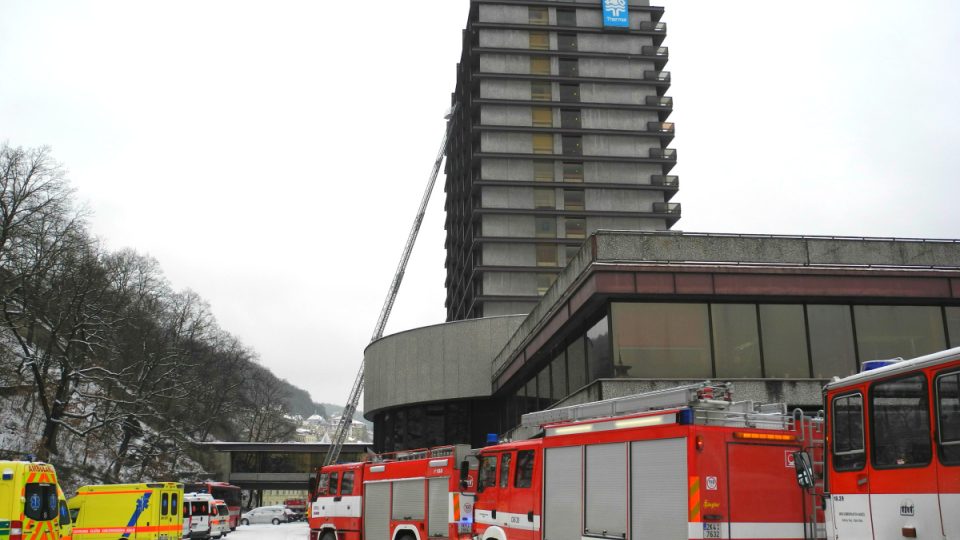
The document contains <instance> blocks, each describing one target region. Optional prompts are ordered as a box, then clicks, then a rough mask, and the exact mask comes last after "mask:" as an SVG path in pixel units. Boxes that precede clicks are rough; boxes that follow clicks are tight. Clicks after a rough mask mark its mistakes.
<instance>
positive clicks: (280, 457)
mask: <svg viewBox="0 0 960 540" xmlns="http://www.w3.org/2000/svg"><path fill="white" fill-rule="evenodd" d="M201 446H203V447H205V448H208V449H211V450H214V456H215V459H216V464H215V467H216V478H215V479H216V480H220V481H225V482H229V483H231V484H233V485H235V486H240V488H242V489H251V490H264V489H271V490H272V489H293V490H306V489H307V485H308V483H309V479H310V474H311V472H312V471H314V470H315V469H316V468H317V467H320V466H322V465H323V464H324V462H325V461H326V459H327V452H328V451H329V450H330V445H329V444H327V443H262V442H208V443H201ZM372 447H373V443H359V444H344V445H343V448H342V449H341V451H340V459H339V460H338V461H339V462H342V463H347V462H351V461H360V460H362V459H363V458H364V456H365V455H367V454H368V453H370V452H372Z"/></svg>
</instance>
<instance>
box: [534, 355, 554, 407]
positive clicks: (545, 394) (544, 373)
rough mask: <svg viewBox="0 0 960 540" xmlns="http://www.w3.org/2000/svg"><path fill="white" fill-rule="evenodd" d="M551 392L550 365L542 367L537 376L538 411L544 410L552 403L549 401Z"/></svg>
mask: <svg viewBox="0 0 960 540" xmlns="http://www.w3.org/2000/svg"><path fill="white" fill-rule="evenodd" d="M552 394H553V392H551V391H550V364H547V365H545V366H543V369H541V370H540V373H538V374H537V398H538V399H537V401H539V404H538V405H537V408H538V409H546V408H547V407H549V406H550V404H551V403H553V400H552V399H550V397H551V395H552Z"/></svg>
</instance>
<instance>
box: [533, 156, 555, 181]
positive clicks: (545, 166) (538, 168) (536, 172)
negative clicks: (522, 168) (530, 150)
mask: <svg viewBox="0 0 960 540" xmlns="http://www.w3.org/2000/svg"><path fill="white" fill-rule="evenodd" d="M553 177H554V166H553V162H552V161H534V162H533V179H534V180H535V181H537V182H553Z"/></svg>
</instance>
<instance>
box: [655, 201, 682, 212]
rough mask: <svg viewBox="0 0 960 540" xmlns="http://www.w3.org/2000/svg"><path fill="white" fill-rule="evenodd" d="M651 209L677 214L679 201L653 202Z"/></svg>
mask: <svg viewBox="0 0 960 540" xmlns="http://www.w3.org/2000/svg"><path fill="white" fill-rule="evenodd" d="M653 211H654V212H655V213H657V214H679V213H680V203H665V202H655V203H653Z"/></svg>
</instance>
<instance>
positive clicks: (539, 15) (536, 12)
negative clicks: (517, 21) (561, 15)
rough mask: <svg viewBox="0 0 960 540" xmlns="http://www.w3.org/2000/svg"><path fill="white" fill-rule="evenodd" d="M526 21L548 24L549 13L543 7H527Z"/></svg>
mask: <svg viewBox="0 0 960 540" xmlns="http://www.w3.org/2000/svg"><path fill="white" fill-rule="evenodd" d="M528 9H529V12H528V19H527V20H528V21H530V24H550V17H549V13H548V12H547V8H545V7H531V8H528Z"/></svg>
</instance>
